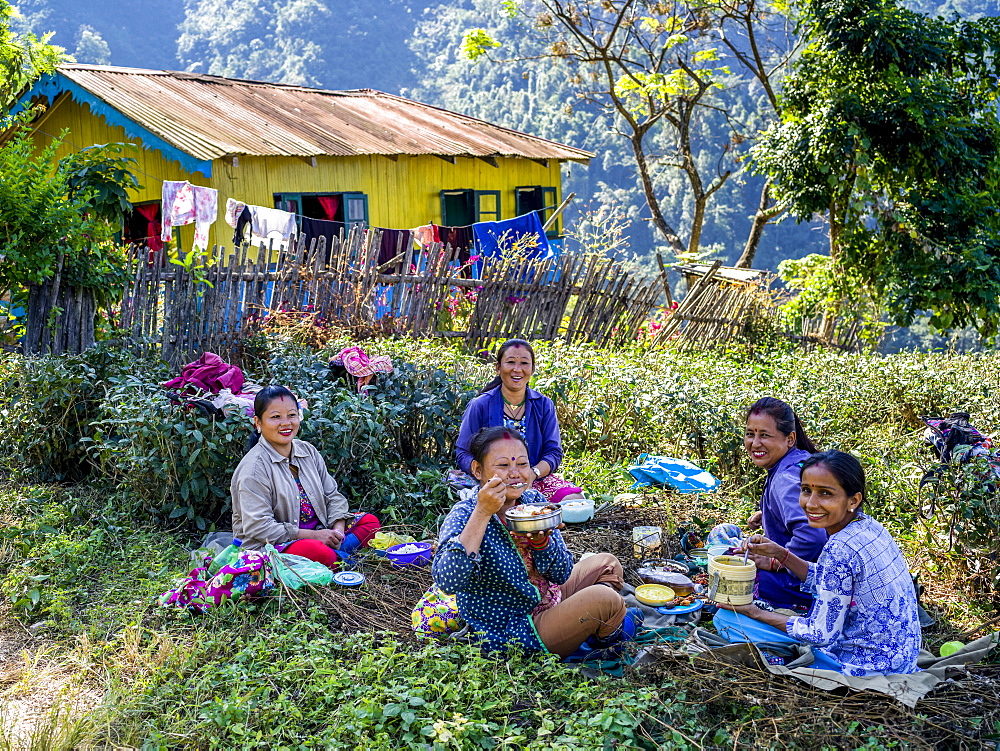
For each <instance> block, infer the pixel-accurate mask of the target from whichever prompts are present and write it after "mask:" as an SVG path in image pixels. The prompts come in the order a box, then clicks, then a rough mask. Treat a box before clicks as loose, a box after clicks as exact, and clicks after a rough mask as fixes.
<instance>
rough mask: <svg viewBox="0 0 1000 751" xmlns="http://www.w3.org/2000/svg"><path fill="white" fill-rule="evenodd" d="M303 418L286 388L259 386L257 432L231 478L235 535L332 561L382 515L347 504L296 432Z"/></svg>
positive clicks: (361, 542)
mask: <svg viewBox="0 0 1000 751" xmlns="http://www.w3.org/2000/svg"><path fill="white" fill-rule="evenodd" d="M300 420H301V417H300V415H299V405H298V402H297V400H296V399H295V395H294V394H292V392H291V391H289V390H288V389H287V388H285V387H284V386H267V387H265V388H263V389H261V390H260V392H258V394H257V397H256V398H255V399H254V427H256V428H257V431H258V432H259V433H260V439H259V440H258V441H257V444H256V445H255V446H254V447H253V448H251V449H250V450H249V451H248V452H247V454H246V456H244V457H243V460H242V461H241V462H240V463H239V466H237V467H236V472H235V473H234V474H233V481H232V484H231V486H230V487H231V490H232V496H233V536H234V537H237V538H239V539H241V540H242V541H243V545H244V547H247V548H250V549H259V548H262V547H264V545H266V544H267V543H271V544H272V545H274V547H275V548H277V549H278V550H279V551H281V552H285V553H293V554H295V555H301V556H304V557H305V558H309V559H311V560H314V561H318V562H319V563H322V564H323V565H325V566H329V567H331V568H333V567H336V566H337V565H338V564H339V562H340V561H342V560H344V559H346V558H347V557H349V556H350V555H351V554H352V553H353V552H354V551H355V550H357V549H358V548H361V547H364V546H365V545H367V544H368V542H369V540H371V538H372V537H374V536H375V533H376V532H377V531H378V529H379V526H380V525H379V520H378V519H377V518H375V516H373V515H372V514H364V513H353V512H351V511H349V510H348V507H347V499H346V498H345V497H344V496H343V494H341V492H340V491H339V490H338V489H337V483H336V481H335V480H334V479H333V477H331V475H330V473H329V472H328V471H327V469H326V462H324V461H323V457H322V456H320V453H319V452H318V451H317V450H316V449H315V447H313V445H312V444H310V443H306V442H305V441H299V440H297V439H296V438H295V436H296V435H298V432H299V422H300Z"/></svg>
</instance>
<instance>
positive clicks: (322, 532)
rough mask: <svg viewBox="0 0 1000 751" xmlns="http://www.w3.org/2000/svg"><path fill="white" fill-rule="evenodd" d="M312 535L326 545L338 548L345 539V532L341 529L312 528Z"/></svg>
mask: <svg viewBox="0 0 1000 751" xmlns="http://www.w3.org/2000/svg"><path fill="white" fill-rule="evenodd" d="M309 531H310V532H312V534H311V535H309V536H310V537H312V539H314V540H319V541H320V542H321V543H323V544H324V545H326V546H328V547H331V548H333V549H334V550H336V549H337V548H339V547H340V543H342V542H343V541H344V532H343V530H339V529H336V528H334V529H312V530H309Z"/></svg>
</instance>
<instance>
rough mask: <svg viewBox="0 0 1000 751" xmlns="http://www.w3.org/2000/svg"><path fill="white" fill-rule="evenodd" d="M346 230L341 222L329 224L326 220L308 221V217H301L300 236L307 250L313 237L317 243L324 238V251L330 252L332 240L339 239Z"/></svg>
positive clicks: (345, 226)
mask: <svg viewBox="0 0 1000 751" xmlns="http://www.w3.org/2000/svg"><path fill="white" fill-rule="evenodd" d="M321 198H322V196H321ZM346 228H347V225H346V224H344V223H343V222H331V221H327V220H326V219H310V218H309V217H305V216H304V217H302V236H303V237H304V238H305V240H306V247H307V248H308V247H309V245H310V244H311V243H312V240H313V238H314V237H315V238H316V239H317V241H318V240H319V238H321V237H325V238H326V249H327V250H330V245H331V244H332V243H333V238H335V237H340V234H341V233H342V232H345V231H346Z"/></svg>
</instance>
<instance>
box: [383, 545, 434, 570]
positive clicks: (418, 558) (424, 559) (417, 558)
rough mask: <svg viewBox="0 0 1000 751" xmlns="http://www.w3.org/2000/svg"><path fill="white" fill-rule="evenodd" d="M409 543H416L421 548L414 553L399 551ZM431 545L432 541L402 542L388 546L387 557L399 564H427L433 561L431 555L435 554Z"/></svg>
mask: <svg viewBox="0 0 1000 751" xmlns="http://www.w3.org/2000/svg"><path fill="white" fill-rule="evenodd" d="M407 545H414V546H416V547H418V548H420V550H415V551H414V552H412V553H399V552H397V551H399V550H400V549H401V548H405V547H406V546H407ZM431 547H432V543H429V542H401V543H400V544H399V545H393V546H392V547H390V548H387V549H386V551H385V557H386V558H388V559H389V560H390V561H392V562H393V563H394V564H395V565H397V566H426V565H427V564H428V563H430V562H431V556H432V555H433V553H432V552H431Z"/></svg>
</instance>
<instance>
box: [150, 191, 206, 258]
mask: <svg viewBox="0 0 1000 751" xmlns="http://www.w3.org/2000/svg"><path fill="white" fill-rule="evenodd" d="M161 197H162V214H163V229H162V232H161V234H160V238H161V239H162V240H163V241H164V242H168V241H169V240H170V239H171V238H172V237H173V228H174V227H181V226H183V225H185V224H191V223H192V222H194V247H195V249H196V250H202V251H205V250H207V249H208V230H209V228H210V227H211V226H212V225H213V224H214V223H215V220H216V218H217V216H218V211H219V191H217V190H216V189H215V188H204V187H202V186H200V185H192V184H191V183H189V182H188V181H187V180H164V181H163V189H162V192H161Z"/></svg>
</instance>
